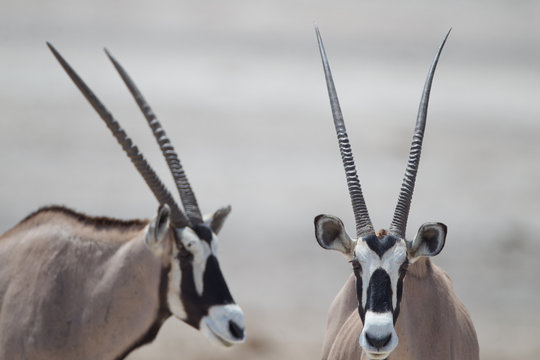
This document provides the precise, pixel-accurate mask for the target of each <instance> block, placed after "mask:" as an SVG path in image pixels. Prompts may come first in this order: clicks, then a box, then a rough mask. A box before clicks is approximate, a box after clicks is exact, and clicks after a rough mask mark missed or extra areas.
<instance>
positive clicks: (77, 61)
mask: <svg viewBox="0 0 540 360" xmlns="http://www.w3.org/2000/svg"><path fill="white" fill-rule="evenodd" d="M539 4H540V3H539V2H537V1H476V2H474V3H472V2H471V1H453V2H451V3H449V2H440V1H427V0H425V1H407V2H403V1H369V2H366V1H360V0H356V1H329V0H327V1H319V0H317V1H300V0H288V1H240V0H231V1H214V0H209V1H179V0H176V1H159V2H157V1H102V0H99V1H84V2H76V1H67V0H65V1H61V0H55V1H37V0H29V1H17V2H16V1H9V0H8V1H6V0H3V1H1V2H0V109H1V112H2V117H1V120H0V121H1V123H0V164H1V173H0V201H1V203H2V206H0V232H3V231H5V230H7V229H9V228H10V227H11V226H13V225H14V224H16V223H17V222H18V221H19V220H20V219H21V218H23V217H24V216H26V215H27V214H28V213H29V212H31V211H33V210H35V209H36V208H38V207H40V206H42V205H46V204H53V203H54V204H65V205H68V206H70V207H73V208H74V209H77V210H80V211H84V212H87V213H88V214H92V215H108V216H114V217H120V218H128V219H129V218H134V217H151V216H153V215H154V214H155V209H156V208H157V203H156V201H155V199H154V198H153V197H152V194H151V193H150V191H149V190H148V189H147V188H146V186H145V185H144V183H143V181H142V179H141V178H140V177H139V176H138V174H137V173H136V171H135V170H134V168H133V166H132V165H131V164H130V162H129V161H128V160H127V158H126V156H125V155H124V154H123V153H122V151H121V150H120V148H119V146H118V145H117V144H116V143H115V141H114V140H113V137H112V136H111V135H110V134H109V132H108V130H107V129H106V128H105V126H104V124H103V123H102V121H101V120H100V119H99V118H98V117H97V115H96V114H95V113H94V111H93V110H92V109H91V108H90V106H89V105H88V104H87V103H86V102H85V100H84V99H83V97H82V96H81V95H80V94H79V92H78V91H77V90H76V89H75V87H74V86H73V84H72V83H71V82H70V80H69V79H68V78H67V76H66V75H65V74H64V73H63V71H62V70H61V69H60V67H59V66H58V64H57V63H56V61H55V60H54V59H53V57H52V56H51V54H50V53H49V50H48V49H47V48H46V46H45V41H46V40H48V41H51V42H52V43H53V44H55V45H56V47H57V48H58V49H59V50H60V51H61V52H62V54H64V55H65V56H66V58H67V59H68V60H69V61H70V62H71V63H72V64H73V66H74V67H75V68H76V69H77V70H78V71H79V73H80V74H81V75H82V77H83V78H84V79H86V80H87V82H88V83H89V85H91V87H92V88H93V89H94V90H95V91H96V92H97V94H98V95H99V96H100V97H101V98H102V100H103V101H104V102H105V104H106V105H107V106H108V107H109V108H110V109H111V110H112V111H113V112H114V114H115V115H116V117H117V118H118V119H119V120H120V121H121V122H122V124H123V125H124V127H125V128H126V129H127V130H128V132H129V134H130V135H131V136H132V137H133V138H134V140H135V141H136V142H137V144H139V145H140V147H141V148H142V150H143V151H144V152H145V154H146V155H147V157H148V158H149V159H150V161H151V162H152V164H153V165H154V167H156V168H157V170H159V172H160V174H161V175H162V177H163V178H164V180H166V181H167V183H168V184H171V181H170V179H169V177H170V176H169V174H168V173H167V169H166V167H165V165H164V162H163V161H162V158H161V155H160V153H159V150H158V148H157V146H156V145H155V143H154V139H153V137H152V136H151V133H150V131H149V129H148V128H147V125H146V123H145V121H144V120H143V118H142V116H141V115H140V113H139V111H138V109H137V107H136V105H135V103H134V102H133V100H132V99H131V98H130V95H129V93H128V91H127V90H126V89H125V87H124V85H123V84H122V82H121V80H120V79H119V77H118V76H117V75H116V73H115V71H114V69H113V67H112V65H111V64H110V63H109V62H108V60H107V59H106V57H105V55H104V53H103V52H102V48H103V47H104V46H107V47H108V48H109V49H110V50H111V51H112V52H113V54H114V55H116V56H117V58H118V59H119V60H120V61H121V62H122V63H123V64H124V65H125V66H126V68H127V70H128V71H129V72H130V73H131V75H132V76H133V77H134V79H135V80H136V82H137V83H138V84H139V86H140V88H141V89H142V91H143V93H144V94H145V95H146V96H147V98H148V100H149V101H150V103H151V104H152V106H153V107H154V110H155V111H156V112H157V114H158V116H159V117H160V119H161V120H162V123H163V124H164V126H165V128H166V129H167V131H168V133H169V135H170V137H171V138H172V140H173V142H174V144H175V145H176V147H177V150H178V152H179V154H180V156H181V159H182V161H183V163H184V166H185V168H186V170H187V173H188V175H189V177H190V180H191V182H192V184H193V185H194V189H195V191H196V194H197V196H198V200H199V203H200V205H201V207H202V209H203V211H205V212H209V211H213V210H214V209H216V208H217V207H218V206H220V205H223V204H227V203H231V204H232V205H233V212H232V214H231V217H230V219H229V221H228V222H227V224H226V225H225V228H224V229H223V232H222V234H221V239H222V246H221V250H222V253H221V263H222V267H223V269H224V272H225V274H226V276H227V278H228V281H229V285H230V287H231V289H232V292H233V295H234V296H235V299H236V300H237V301H238V302H239V303H240V304H241V305H242V306H243V308H244V309H245V313H246V319H247V332H248V341H247V343H246V344H243V345H241V346H237V347H235V348H233V349H231V350H224V349H221V348H217V347H214V346H211V345H209V344H208V342H207V341H206V339H204V338H203V336H201V334H199V333H197V332H195V331H193V330H192V329H191V328H189V327H188V326H187V325H185V324H182V323H180V322H179V321H177V320H175V319H171V320H169V321H168V322H167V323H166V324H165V326H164V327H163V328H162V330H161V332H160V333H159V335H158V338H157V340H156V341H155V342H154V343H153V344H152V345H150V346H147V347H145V348H142V349H140V350H139V351H137V352H135V353H133V354H132V356H130V359H132V360H136V359H170V358H187V359H253V358H257V359H316V358H318V357H319V356H320V348H321V343H322V338H323V333H324V327H325V321H326V310H327V307H328V305H329V304H330V302H331V300H332V298H333V296H334V295H335V293H336V292H337V291H338V289H339V288H340V287H341V285H342V283H343V282H344V281H345V279H346V278H347V276H348V274H349V273H350V268H349V265H348V264H346V263H345V261H344V260H343V258H342V257H341V256H340V255H338V254H335V253H329V252H327V251H324V250H322V249H321V248H319V246H318V245H317V244H316V241H315V238H314V235H313V225H312V222H313V217H314V216H315V215H317V214H319V213H322V212H326V213H330V214H335V215H338V216H340V217H341V218H342V219H344V221H345V223H346V225H347V228H348V229H349V232H350V233H353V232H354V231H353V229H354V223H353V217H352V211H351V209H350V204H349V198H348V194H347V190H346V186H345V180H344V178H345V177H344V174H343V170H342V166H341V163H340V158H339V155H338V149H337V142H336V139H335V135H334V129H333V125H332V120H331V113H330V108H329V104H328V99H327V94H326V88H325V84H324V78H323V72H322V67H321V65H320V59H319V54H318V51H317V47H316V39H315V34H314V31H313V26H314V24H315V23H317V24H318V25H319V26H320V28H321V31H322V34H323V37H324V39H325V43H326V47H327V51H328V54H329V58H330V62H331V65H332V67H333V70H334V77H335V81H336V85H337V88H338V92H339V94H340V98H341V101H342V107H343V111H344V115H345V120H346V122H347V126H348V130H349V135H350V138H351V142H352V147H353V150H354V152H355V156H356V162H357V166H358V170H359V174H360V179H361V182H362V185H363V187H364V193H365V197H366V200H367V204H368V206H369V210H370V214H371V216H372V219H373V221H374V224H375V226H376V227H386V226H388V224H389V222H390V219H391V216H392V212H393V208H394V205H395V201H396V199H397V193H398V190H399V186H400V183H401V179H402V175H403V170H404V168H405V163H406V158H407V152H408V147H409V144H410V139H411V134H412V129H413V126H414V121H415V117H416V111H417V106H418V101H419V98H420V93H421V89H422V86H423V84H424V79H425V75H426V73H427V70H428V67H429V64H430V63H431V60H432V57H433V55H434V54H435V51H436V48H437V47H438V45H439V43H440V41H441V40H442V38H443V36H444V34H445V33H446V31H447V30H448V28H449V27H450V26H452V27H453V32H452V34H451V36H450V39H449V41H448V43H447V47H446V48H445V50H444V52H443V54H442V58H441V61H440V63H439V68H438V69H437V73H436V76H435V81H434V84H433V91H432V100H431V104H430V105H431V106H430V110H429V116H428V127H427V134H426V139H425V144H424V153H423V157H422V162H421V165H420V171H419V177H418V181H417V187H416V191H415V196H414V200H413V205H412V209H411V214H410V221H409V227H408V235H409V237H412V236H414V234H415V232H416V230H417V229H418V227H419V226H420V225H421V224H422V223H423V222H426V221H442V222H445V223H446V224H447V225H448V226H449V235H448V238H447V244H446V247H445V249H444V251H443V252H442V253H441V255H440V256H438V258H437V259H436V262H437V264H439V265H441V266H442V267H443V268H444V269H445V270H446V271H447V272H448V273H449V274H450V276H451V277H452V279H453V280H454V284H455V290H456V292H457V294H458V295H459V297H460V298H461V299H462V300H463V301H464V303H465V304H466V305H467V307H468V309H469V311H470V312H471V315H472V318H473V320H474V322H475V325H476V329H477V331H478V336H479V340H480V346H481V354H482V358H483V359H493V360H495V359H519V358H524V357H528V358H534V357H535V356H536V355H535V354H537V353H538V351H540V345H539V344H538V340H537V339H538V336H539V335H540V331H539V328H538V325H537V324H538V323H539V322H540V312H539V311H538V302H539V299H540V280H539V279H538V275H537V274H538V272H539V271H540V266H539V265H538V262H539V261H538V257H539V256H540V239H538V235H537V234H538V232H539V230H540V224H539V222H538V218H539V217H540V164H539V162H538V159H539V158H540V144H538V139H539V137H540V105H539V103H540V101H539V99H540V25H539V24H540V5H539ZM434 335H436V334H434ZM96 336H99V334H96ZM426 341H436V339H426Z"/></svg>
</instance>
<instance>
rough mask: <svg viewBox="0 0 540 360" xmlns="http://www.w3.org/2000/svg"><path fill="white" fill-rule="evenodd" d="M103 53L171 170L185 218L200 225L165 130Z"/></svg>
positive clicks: (123, 73)
mask: <svg viewBox="0 0 540 360" xmlns="http://www.w3.org/2000/svg"><path fill="white" fill-rule="evenodd" d="M105 53H106V54H107V56H108V57H109V59H110V60H111V62H112V63H113V65H114V67H115V68H116V71H118V73H119V74H120V77H121V78H122V80H123V81H124V83H125V84H126V86H127V88H128V89H129V91H130V92H131V95H133V98H134V99H135V101H136V102H137V105H139V108H140V109H141V111H142V113H143V114H144V117H145V118H146V121H147V122H148V125H150V128H151V129H152V132H153V133H154V136H155V138H156V141H157V142H158V144H159V147H160V148H161V151H162V153H163V156H164V157H165V160H166V161H167V164H168V165H169V169H170V170H171V174H172V176H173V179H174V182H175V183H176V187H177V188H178V192H179V193H180V197H181V199H182V204H183V205H184V210H185V211H186V215H187V217H188V218H189V219H190V221H191V223H192V224H193V225H195V224H198V223H201V222H202V221H203V220H202V215H201V211H200V210H199V205H198V204H197V199H196V198H195V194H193V190H192V189H191V185H190V184H189V181H188V179H187V177H186V174H185V172H184V169H183V167H182V164H181V163H180V160H179V158H178V155H177V154H176V151H175V150H174V147H173V145H172V144H171V141H170V140H169V138H168V137H167V134H166V133H165V129H163V127H162V126H161V124H160V122H159V120H158V119H157V117H156V115H155V113H154V112H153V111H152V108H150V105H148V103H147V102H146V100H145V98H144V97H143V95H142V94H141V92H140V91H139V89H138V88H137V86H136V85H135V83H134V82H133V80H132V79H131V77H130V76H129V74H128V73H127V72H126V70H124V68H123V67H122V65H120V63H119V62H118V61H117V60H116V59H115V58H114V57H113V56H112V55H111V54H110V53H109V51H108V50H107V49H105Z"/></svg>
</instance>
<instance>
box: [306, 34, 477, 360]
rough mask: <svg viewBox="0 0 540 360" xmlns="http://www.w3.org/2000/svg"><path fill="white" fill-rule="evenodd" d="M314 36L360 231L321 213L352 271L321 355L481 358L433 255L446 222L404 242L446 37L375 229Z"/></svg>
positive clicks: (322, 224) (330, 239)
mask: <svg viewBox="0 0 540 360" xmlns="http://www.w3.org/2000/svg"><path fill="white" fill-rule="evenodd" d="M316 33H317V39H318V43H319V50H320V53H321V58H322V62H323V67H324V73H325V77H326V84H327V88H328V94H329V96H330V104H331V107H332V114H333V117H334V125H335V128H336V132H337V137H338V142H339V149H340V152H341V157H342V160H343V165H344V167H345V173H346V177H347V185H348V188H349V194H350V197H351V202H352V207H353V211H354V218H355V221H356V235H357V239H352V238H351V237H349V235H348V234H347V233H346V231H345V229H344V225H343V222H342V221H341V220H340V219H339V218H337V217H336V216H332V215H319V216H317V217H316V218H315V235H316V238H317V241H318V243H319V244H320V245H321V246H322V247H323V248H325V249H331V250H338V251H339V252H341V253H342V254H343V255H345V257H346V258H347V259H348V260H349V262H350V263H351V264H352V270H353V273H354V275H351V276H350V277H349V279H348V280H347V282H346V283H345V285H344V287H343V288H342V289H341V291H340V292H339V293H338V295H337V297H336V298H335V299H334V301H333V303H332V305H331V307H330V310H329V313H328V322H327V329H326V335H325V341H324V345H323V359H332V360H335V359H399V360H409V359H411V360H412V359H415V360H450V359H453V360H474V359H478V356H479V355H478V352H479V350H478V341H477V338H476V332H475V330H474V326H473V323H472V320H471V318H470V316H469V314H468V313H467V310H466V309H465V307H464V305H463V304H462V303H461V302H460V301H459V299H458V298H457V297H456V295H455V294H454V291H453V289H452V284H451V282H450V279H449V278H448V275H446V273H445V272H444V271H442V270H441V269H440V268H438V267H437V266H435V265H434V264H432V263H431V261H430V259H429V257H431V256H435V255H437V254H438V253H439V252H440V251H441V250H442V248H443V246H444V242H445V238H446V230H447V229H446V226H445V225H444V224H441V223H438V222H428V223H425V224H423V225H422V226H421V227H420V229H419V230H418V233H417V235H416V237H415V238H414V239H413V240H407V239H405V229H406V226H407V217H408V215H409V209H410V204H411V198H412V194H413V190H414V183H415V178H416V172H417V170H418V164H419V161H420V152H421V149H422V139H423V135H424V129H425V125H426V115H427V108H428V101H429V93H430V89H431V83H432V81H433V74H434V72H435V67H436V66H437V62H438V60H439V55H440V53H441V50H442V48H443V46H444V43H445V42H446V39H447V37H448V34H447V35H446V37H445V38H444V41H443V42H442V44H441V46H440V47H439V50H438V52H437V54H436V55H435V59H434V60H433V63H432V65H431V68H430V70H429V73H428V76H427V80H426V83H425V86H424V90H423V93H422V99H421V101H420V108H419V112H418V118H417V120H416V128H415V131H414V136H413V141H412V145H411V150H410V154H409V161H408V164H407V169H406V171H405V178H404V179H403V184H402V187H401V192H400V194H399V199H398V203H397V206H396V209H395V212H394V217H393V220H392V223H391V224H390V228H389V229H388V230H380V231H378V232H375V229H374V227H373V225H372V223H371V220H370V218H369V214H368V211H367V207H366V204H365V201H364V198H363V195H362V189H361V187H360V182H359V180H358V176H357V173H356V168H355V164H354V159H353V155H352V151H351V147H350V145H349V139H348V136H347V131H346V129H345V123H344V121H343V116H342V114H341V109H340V106H339V102H338V98H337V94H336V89H335V87H334V82H333V79H332V74H331V72H330V66H329V65H328V60H327V57H326V52H325V49H324V46H323V43H322V39H321V35H320V33H319V30H318V29H316Z"/></svg>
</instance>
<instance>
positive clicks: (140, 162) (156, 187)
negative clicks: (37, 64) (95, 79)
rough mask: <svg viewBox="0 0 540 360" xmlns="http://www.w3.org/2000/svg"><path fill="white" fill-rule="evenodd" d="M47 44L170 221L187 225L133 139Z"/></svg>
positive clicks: (187, 222) (186, 221)
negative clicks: (167, 210)
mask: <svg viewBox="0 0 540 360" xmlns="http://www.w3.org/2000/svg"><path fill="white" fill-rule="evenodd" d="M47 46H48V47H49V49H50V50H51V51H52V53H53V55H54V56H55V58H56V59H57V60H58V62H59V63H60V65H61V66H62V68H63V69H64V70H65V71H66V73H67V74H68V76H69V77H70V78H71V80H72V81H73V82H74V83H75V85H76V86H77V88H78V89H79V90H80V91H81V93H82V94H83V96H84V97H85V98H86V100H88V102H89V103H90V105H92V107H93V108H94V110H95V111H96V112H97V113H98V114H99V116H100V117H101V118H102V119H103V121H105V123H106V124H107V127H108V128H109V129H110V130H111V132H112V134H113V135H114V137H115V138H116V140H117V141H118V143H119V144H120V145H121V146H122V149H123V150H124V151H125V153H126V154H127V155H128V157H129V158H130V160H131V162H132V163H133V165H135V167H136V168H137V170H138V171H139V173H140V174H141V176H142V177H143V179H144V181H145V182H146V184H147V185H148V187H149V188H150V190H151V191H152V193H153V194H154V196H155V197H156V199H157V200H158V201H159V203H160V204H168V205H169V207H170V208H171V221H172V222H173V224H174V226H175V227H184V226H186V225H189V221H188V219H187V218H186V217H185V215H184V214H183V213H182V211H181V210H180V208H179V207H178V205H177V204H176V202H175V201H174V199H173V197H172V196H171V194H170V193H169V191H168V190H167V188H166V187H165V186H164V185H163V183H162V182H161V180H160V179H159V177H158V176H157V174H156V173H155V172H154V170H153V169H152V167H151V166H150V165H149V164H148V162H147V161H146V159H145V158H144V156H143V154H142V153H141V152H140V151H139V149H138V148H137V146H136V145H135V144H133V141H132V140H131V139H130V138H129V136H128V135H127V133H126V132H125V131H124V130H123V129H122V127H121V126H120V124H119V123H118V121H116V120H115V119H114V117H113V116H112V114H111V113H110V112H109V110H108V109H107V108H106V107H105V106H104V105H103V103H101V101H100V100H99V99H98V98H97V96H96V95H95V94H94V93H93V92H92V90H90V88H89V87H88V86H87V85H86V84H85V82H84V81H83V80H82V79H81V78H80V77H79V75H78V74H77V73H76V72H75V71H74V70H73V68H72V67H71V66H70V65H69V64H68V63H67V62H66V60H64V58H63V57H62V55H60V53H59V52H58V51H57V50H56V49H55V48H54V47H53V46H52V45H51V44H50V43H49V42H47Z"/></svg>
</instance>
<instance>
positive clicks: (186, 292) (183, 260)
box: [179, 255, 234, 329]
mask: <svg viewBox="0 0 540 360" xmlns="http://www.w3.org/2000/svg"><path fill="white" fill-rule="evenodd" d="M179 261H180V269H181V271H182V281H181V289H180V290H181V295H180V296H181V299H182V304H183V305H184V310H185V311H186V314H187V319H186V320H185V321H186V323H188V324H189V325H191V326H193V327H194V328H196V329H198V328H199V324H200V321H201V319H202V318H203V317H204V316H206V315H208V310H209V309H210V307H212V306H214V305H226V304H233V303H234V300H233V298H232V296H231V293H230V292H229V288H228V287H227V283H226V282H225V278H224V277H223V274H222V272H221V269H220V268H219V263H218V260H217V258H216V257H215V256H213V255H210V256H209V257H208V259H207V260H206V267H205V271H204V274H203V293H202V295H199V293H198V292H197V288H196V286H195V279H194V273H193V256H186V257H183V256H181V257H179Z"/></svg>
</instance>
